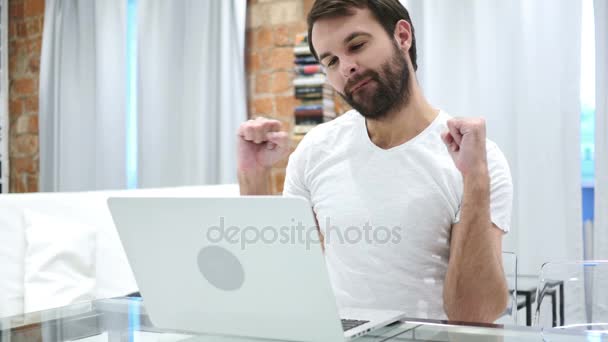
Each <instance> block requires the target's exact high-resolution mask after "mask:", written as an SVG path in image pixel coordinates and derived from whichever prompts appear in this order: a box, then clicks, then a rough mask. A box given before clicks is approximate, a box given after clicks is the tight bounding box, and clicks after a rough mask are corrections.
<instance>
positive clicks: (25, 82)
mask: <svg viewBox="0 0 608 342" xmlns="http://www.w3.org/2000/svg"><path fill="white" fill-rule="evenodd" d="M8 3H9V20H8V25H9V31H8V40H9V58H8V61H9V74H8V76H9V121H10V136H9V158H10V174H11V178H10V192H36V191H38V173H39V163H38V155H39V149H38V81H39V71H40V51H41V46H42V29H43V20H44V0H9V2H8Z"/></svg>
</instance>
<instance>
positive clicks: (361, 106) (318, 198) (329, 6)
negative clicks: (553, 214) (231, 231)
mask: <svg viewBox="0 0 608 342" xmlns="http://www.w3.org/2000/svg"><path fill="white" fill-rule="evenodd" d="M308 25H309V45H310V48H311V51H312V52H313V54H314V55H315V57H316V58H317V59H318V60H319V62H320V63H321V64H322V65H323V66H324V67H325V70H326V74H327V80H328V82H329V83H330V84H331V85H332V86H333V87H334V88H335V90H336V91H337V92H338V93H339V94H340V95H342V97H343V98H344V99H345V100H346V101H347V102H348V103H349V104H350V105H351V106H352V107H353V108H354V110H352V111H349V112H347V113H345V114H343V115H342V116H340V117H338V118H337V119H335V120H333V121H331V122H328V123H325V124H322V125H319V126H317V127H316V128H315V129H313V130H312V131H311V132H309V133H308V134H307V135H306V136H305V137H304V139H303V140H302V141H301V143H300V144H299V146H298V147H297V149H296V150H295V151H294V153H293V154H292V155H291V156H290V158H289V163H288V166H287V173H286V179H285V186H284V192H283V195H284V196H300V197H304V198H306V199H307V200H308V201H309V202H310V203H311V206H312V208H313V210H314V213H315V216H316V219H317V222H318V223H319V230H320V235H321V236H322V237H323V238H324V251H325V256H326V260H327V267H328V271H329V274H330V278H331V280H332V285H333V287H334V291H335V293H336V297H337V300H338V304H339V305H340V306H348V307H357V306H358V307H370V308H385V309H398V310H403V311H405V312H406V313H407V314H408V315H409V316H413V317H422V318H425V317H428V318H444V317H445V316H446V315H447V317H448V318H449V319H451V320H456V321H473V322H493V321H494V320H495V319H496V318H498V317H499V316H500V315H501V314H502V313H503V312H504V310H505V308H506V305H507V292H508V290H507V287H506V281H505V277H504V272H503V270H502V247H501V245H502V236H503V235H504V233H505V232H507V231H508V230H509V225H510V215H511V201H512V192H513V190H512V182H511V176H510V171H509V168H508V164H507V162H506V160H505V158H504V156H503V154H502V152H501V151H500V150H499V149H498V147H497V146H496V145H495V144H494V143H492V142H491V141H486V136H485V135H486V130H485V122H484V120H483V119H476V118H470V119H453V118H451V117H450V116H449V115H448V114H446V113H445V112H443V111H441V110H438V109H435V108H433V107H432V106H431V105H430V104H429V103H428V102H427V101H426V99H425V97H424V96H423V94H422V91H421V88H420V86H419V85H418V82H417V80H416V77H415V71H416V69H417V62H416V40H415V37H414V28H413V26H412V23H411V20H410V18H409V14H408V12H407V10H406V9H405V8H404V7H403V6H402V5H401V4H400V3H399V1H398V0H317V1H316V2H315V3H314V5H313V7H312V9H311V11H310V13H309V15H308ZM446 76H448V77H449V75H446ZM238 135H239V137H240V138H239V146H238V148H239V150H238V175H239V183H240V185H241V193H242V194H244V195H261V194H268V193H269V191H268V188H269V186H268V179H269V177H268V175H269V170H270V168H271V166H272V165H273V164H274V163H276V162H277V161H279V160H280V159H282V158H284V157H285V156H286V154H287V153H288V150H289V142H288V141H289V139H288V134H287V133H286V132H281V131H280V124H279V122H277V121H274V120H267V119H263V118H262V119H260V118H258V119H256V120H249V121H247V122H245V123H243V124H242V125H241V127H240V128H239V132H238ZM353 228H354V229H358V230H359V231H358V232H357V231H355V230H353ZM349 230H350V231H349ZM370 232H371V233H372V234H371V236H372V238H371V239H369V238H368V237H369V236H370V234H369V233H370ZM347 234H350V239H348V238H346V237H348V235H347Z"/></svg>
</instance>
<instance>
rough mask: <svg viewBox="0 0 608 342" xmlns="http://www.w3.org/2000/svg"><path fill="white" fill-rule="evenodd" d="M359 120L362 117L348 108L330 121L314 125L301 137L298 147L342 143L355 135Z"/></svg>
mask: <svg viewBox="0 0 608 342" xmlns="http://www.w3.org/2000/svg"><path fill="white" fill-rule="evenodd" d="M361 120H363V118H362V117H361V116H360V114H359V113H358V112H357V111H355V110H349V111H348V112H346V113H344V114H342V115H340V116H338V117H337V118H335V119H333V120H331V121H328V122H324V123H322V124H319V125H317V126H315V127H314V128H313V129H311V130H310V131H309V132H308V133H306V135H305V136H304V138H302V141H301V142H300V144H299V145H298V148H312V147H315V146H324V145H330V146H332V145H335V144H337V143H344V142H346V141H348V140H349V138H351V137H352V138H354V137H355V136H356V135H355V133H356V132H357V131H358V130H357V129H358V128H360V123H361Z"/></svg>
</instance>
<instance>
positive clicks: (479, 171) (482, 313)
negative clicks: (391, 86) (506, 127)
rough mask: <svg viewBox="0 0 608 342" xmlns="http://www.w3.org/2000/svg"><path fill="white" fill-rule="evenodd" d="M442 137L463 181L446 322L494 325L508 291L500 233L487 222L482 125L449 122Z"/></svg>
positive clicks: (454, 228)
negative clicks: (448, 320)
mask: <svg viewBox="0 0 608 342" xmlns="http://www.w3.org/2000/svg"><path fill="white" fill-rule="evenodd" d="M448 129H449V131H448V132H445V133H444V134H443V135H442V138H443V141H444V143H445V144H446V146H447V148H448V150H449V151H450V154H451V155H452V159H453V160H454V163H455V164H456V167H457V168H458V170H459V171H460V172H461V173H462V177H463V185H464V189H463V197H462V203H461V207H460V221H459V222H458V223H455V224H454V225H452V234H451V240H450V259H449V263H448V270H447V274H446V278H445V282H444V289H443V302H444V309H445V312H446V313H447V315H448V318H449V319H450V320H455V321H468V322H485V323H491V322H494V321H495V320H496V319H497V318H498V317H499V316H500V315H501V314H502V313H503V312H504V310H505V308H506V306H507V302H508V289H507V283H506V279H505V276H504V271H503V267H502V236H503V231H502V230H500V229H499V228H498V227H496V226H495V225H494V224H493V223H492V220H491V216H490V176H489V171H488V163H487V156H486V143H485V141H486V140H485V139H486V136H485V121H484V120H483V119H452V120H449V121H448Z"/></svg>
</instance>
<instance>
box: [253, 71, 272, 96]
mask: <svg viewBox="0 0 608 342" xmlns="http://www.w3.org/2000/svg"><path fill="white" fill-rule="evenodd" d="M270 78H271V74H269V73H259V74H257V75H256V76H255V93H256V94H264V93H268V92H270Z"/></svg>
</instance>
